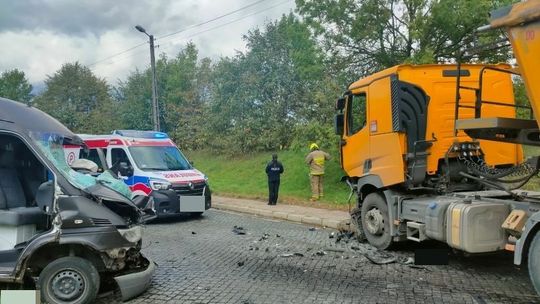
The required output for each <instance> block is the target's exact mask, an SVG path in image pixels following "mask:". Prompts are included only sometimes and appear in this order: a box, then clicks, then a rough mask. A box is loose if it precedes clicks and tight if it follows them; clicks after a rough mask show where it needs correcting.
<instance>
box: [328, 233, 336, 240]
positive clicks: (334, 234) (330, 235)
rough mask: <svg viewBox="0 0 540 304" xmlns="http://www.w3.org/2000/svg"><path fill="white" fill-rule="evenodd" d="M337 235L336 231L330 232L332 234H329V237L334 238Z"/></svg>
mask: <svg viewBox="0 0 540 304" xmlns="http://www.w3.org/2000/svg"><path fill="white" fill-rule="evenodd" d="M335 236H336V233H335V232H330V234H329V235H328V238H329V239H333V238H334V237H335Z"/></svg>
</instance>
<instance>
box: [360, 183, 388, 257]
mask: <svg viewBox="0 0 540 304" xmlns="http://www.w3.org/2000/svg"><path fill="white" fill-rule="evenodd" d="M362 228H363V230H364V234H365V236H366V238H367V240H368V242H369V243H370V244H371V245H373V246H375V247H377V248H378V249H388V248H390V246H391V245H392V236H391V235H390V222H389V220H388V206H387V205H386V200H385V199H384V198H383V197H382V196H381V195H380V194H378V193H371V194H368V196H366V198H365V199H364V201H363V203H362Z"/></svg>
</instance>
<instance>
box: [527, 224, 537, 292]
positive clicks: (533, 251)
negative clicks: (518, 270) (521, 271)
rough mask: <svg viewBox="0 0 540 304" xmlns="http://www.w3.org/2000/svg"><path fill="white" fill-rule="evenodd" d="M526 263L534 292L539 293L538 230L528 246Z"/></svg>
mask: <svg viewBox="0 0 540 304" xmlns="http://www.w3.org/2000/svg"><path fill="white" fill-rule="evenodd" d="M528 263H529V264H528V267H529V276H530V277H531V282H532V284H533V286H534V289H536V293H538V294H540V231H538V232H536V235H535V236H534V238H533V240H532V242H531V246H530V247H529V256H528Z"/></svg>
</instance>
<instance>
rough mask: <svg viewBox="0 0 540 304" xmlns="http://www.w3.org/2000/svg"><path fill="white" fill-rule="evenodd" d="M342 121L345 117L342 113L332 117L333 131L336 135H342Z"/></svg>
mask: <svg viewBox="0 0 540 304" xmlns="http://www.w3.org/2000/svg"><path fill="white" fill-rule="evenodd" d="M344 120H345V115H344V114H343V113H339V114H336V116H334V129H335V130H336V135H340V136H341V135H343V129H344V127H345V126H344Z"/></svg>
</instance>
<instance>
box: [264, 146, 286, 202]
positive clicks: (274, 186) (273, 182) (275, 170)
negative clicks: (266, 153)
mask: <svg viewBox="0 0 540 304" xmlns="http://www.w3.org/2000/svg"><path fill="white" fill-rule="evenodd" d="M282 173H283V165H282V164H281V163H280V162H279V161H278V160H277V154H275V153H274V154H272V161H270V162H269V163H268V165H266V175H268V205H275V204H276V203H277V199H278V192H279V178H280V175H281V174H282Z"/></svg>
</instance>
